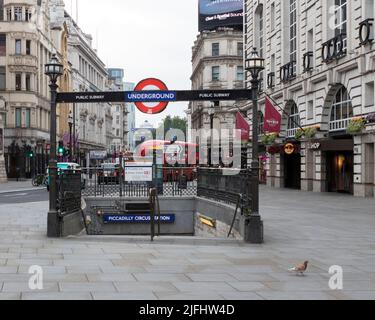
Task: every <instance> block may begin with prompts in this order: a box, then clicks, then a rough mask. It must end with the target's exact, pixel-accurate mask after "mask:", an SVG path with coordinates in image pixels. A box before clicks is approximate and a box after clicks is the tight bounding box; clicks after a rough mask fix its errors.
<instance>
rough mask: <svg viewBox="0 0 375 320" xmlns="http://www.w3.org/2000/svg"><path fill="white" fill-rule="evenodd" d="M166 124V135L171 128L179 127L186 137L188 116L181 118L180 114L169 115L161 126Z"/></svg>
mask: <svg viewBox="0 0 375 320" xmlns="http://www.w3.org/2000/svg"><path fill="white" fill-rule="evenodd" d="M162 125H164V135H166V133H167V132H168V131H169V130H170V129H179V130H181V131H182V132H183V133H184V134H185V137H186V126H187V119H186V118H181V117H179V116H175V117H173V118H172V117H171V116H167V117H166V118H165V119H164V121H163V123H162V124H161V125H160V126H159V129H160V127H161V126H162Z"/></svg>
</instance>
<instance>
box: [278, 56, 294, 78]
mask: <svg viewBox="0 0 375 320" xmlns="http://www.w3.org/2000/svg"><path fill="white" fill-rule="evenodd" d="M295 77H296V61H291V62H288V63H287V64H285V65H283V66H282V67H281V68H280V80H281V82H288V81H291V80H293V79H295Z"/></svg>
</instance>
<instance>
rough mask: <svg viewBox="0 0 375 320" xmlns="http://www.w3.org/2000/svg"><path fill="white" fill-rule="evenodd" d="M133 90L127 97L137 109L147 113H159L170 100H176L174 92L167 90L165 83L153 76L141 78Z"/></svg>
mask: <svg viewBox="0 0 375 320" xmlns="http://www.w3.org/2000/svg"><path fill="white" fill-rule="evenodd" d="M134 91H135V92H134V93H132V94H129V96H128V99H129V100H132V101H134V103H135V105H136V107H137V108H138V110H139V111H141V112H143V113H147V114H157V113H161V112H163V111H164V110H165V109H166V107H167V106H168V103H169V102H170V101H175V100H176V93H175V92H171V91H168V88H167V86H166V85H165V83H164V82H163V81H161V80H159V79H155V78H148V79H144V80H142V81H141V82H140V83H138V84H137V86H136V87H135V89H134ZM142 91H144V92H142Z"/></svg>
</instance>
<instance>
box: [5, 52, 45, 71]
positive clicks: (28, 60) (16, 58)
mask: <svg viewBox="0 0 375 320" xmlns="http://www.w3.org/2000/svg"><path fill="white" fill-rule="evenodd" d="M9 66H27V67H33V68H38V67H39V66H38V58H37V57H35V56H30V55H19V54H17V55H10V56H9Z"/></svg>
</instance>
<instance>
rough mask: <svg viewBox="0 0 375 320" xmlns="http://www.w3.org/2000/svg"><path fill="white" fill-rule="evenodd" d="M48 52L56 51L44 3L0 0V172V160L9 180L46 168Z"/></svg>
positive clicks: (27, 175) (24, 176) (47, 143)
mask: <svg viewBox="0 0 375 320" xmlns="http://www.w3.org/2000/svg"><path fill="white" fill-rule="evenodd" d="M52 52H56V50H55V47H54V44H53V41H52V31H51V29H50V17H49V1H47V0H43V1H42V0H23V1H17V0H12V1H11V0H3V1H0V100H1V101H2V102H3V103H1V106H0V114H2V121H1V120H0V123H2V124H0V127H1V126H3V127H4V130H3V137H4V155H5V157H4V158H3V157H2V155H1V151H0V171H3V170H2V169H1V168H4V166H3V165H4V162H3V161H2V160H3V159H4V160H5V168H6V172H7V175H8V177H9V178H13V179H14V178H17V177H19V178H30V177H31V176H32V175H34V174H36V173H38V172H43V171H44V170H45V168H46V163H47V154H48V153H49V150H48V145H49V129H50V94H49V88H48V81H49V80H48V78H47V76H45V75H44V64H45V63H47V62H48V61H49V59H50V57H51V54H52ZM30 154H32V155H33V157H30ZM1 162H2V163H1ZM0 175H3V173H0Z"/></svg>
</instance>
